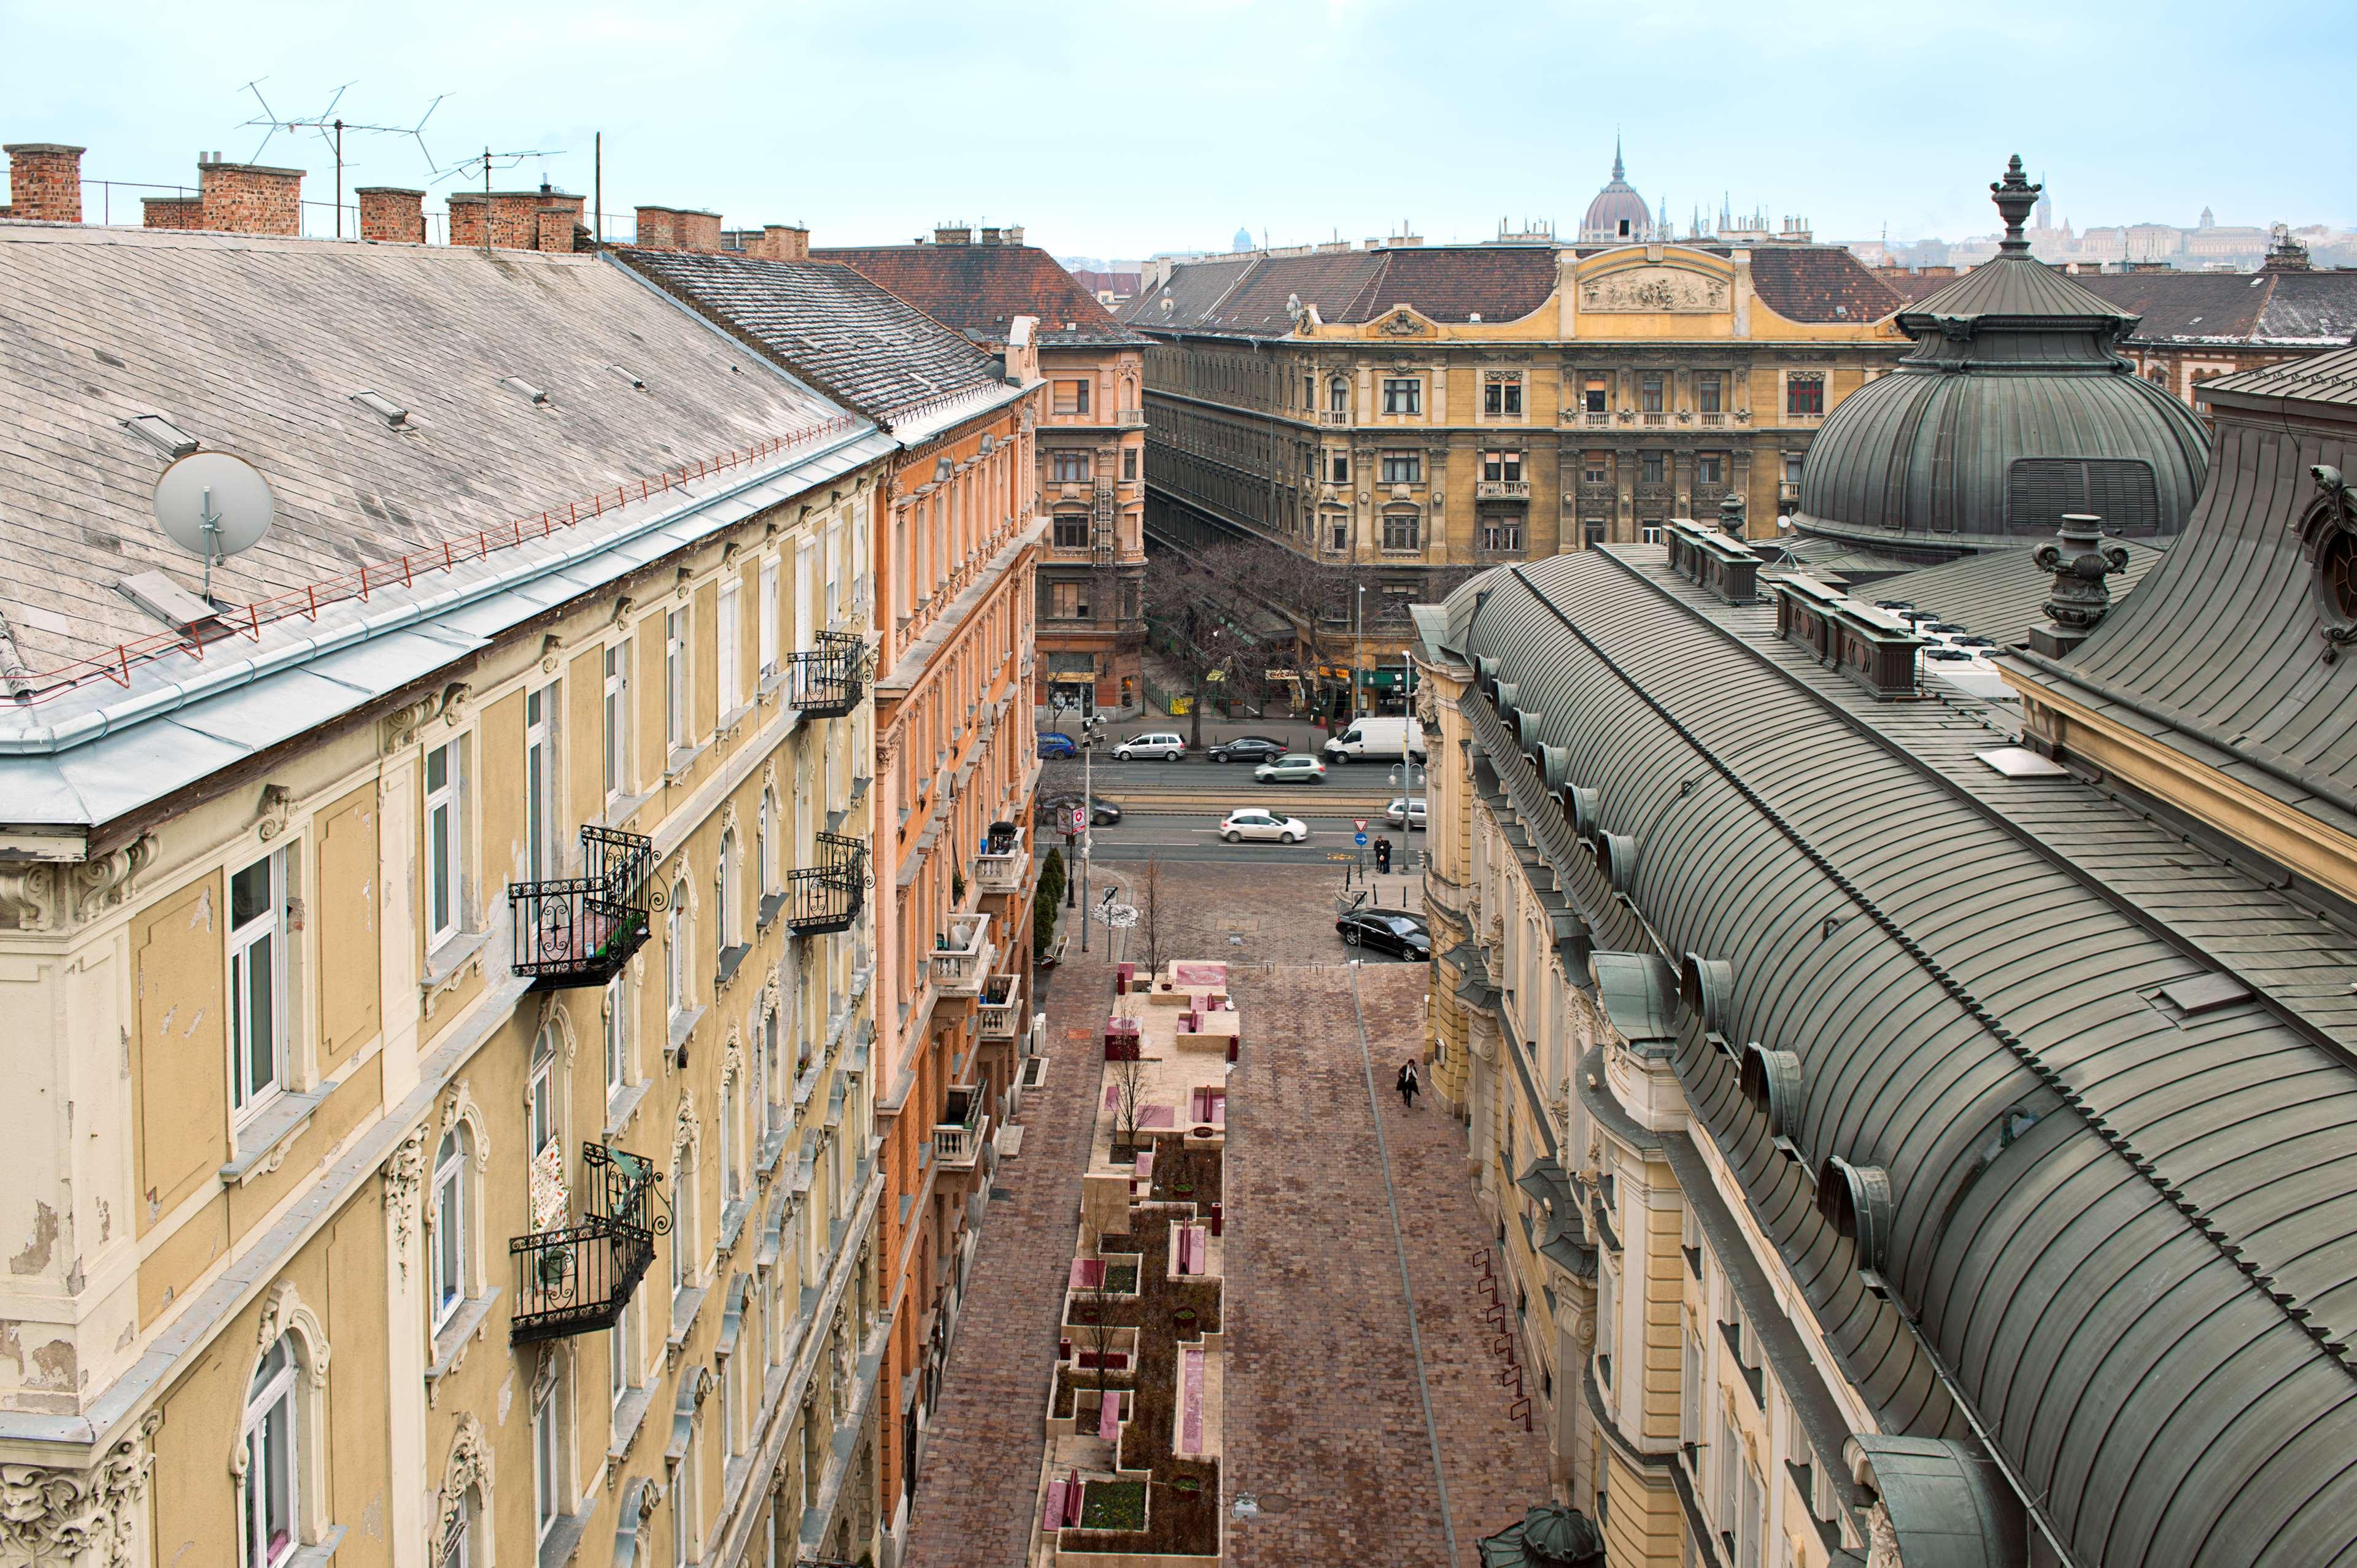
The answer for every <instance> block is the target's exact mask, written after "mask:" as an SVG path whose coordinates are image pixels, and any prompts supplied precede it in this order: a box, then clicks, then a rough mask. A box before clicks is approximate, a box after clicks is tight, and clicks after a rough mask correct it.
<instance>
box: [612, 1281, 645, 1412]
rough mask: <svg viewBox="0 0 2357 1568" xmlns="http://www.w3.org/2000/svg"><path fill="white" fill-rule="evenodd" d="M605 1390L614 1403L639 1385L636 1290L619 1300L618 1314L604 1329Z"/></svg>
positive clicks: (637, 1300)
mask: <svg viewBox="0 0 2357 1568" xmlns="http://www.w3.org/2000/svg"><path fill="white" fill-rule="evenodd" d="M606 1369H607V1370H606V1378H607V1384H608V1392H610V1393H611V1394H612V1396H613V1401H614V1402H615V1403H616V1404H620V1403H621V1402H622V1399H623V1396H624V1395H626V1394H628V1393H629V1392H630V1391H631V1390H632V1389H634V1388H637V1387H638V1386H639V1293H638V1292H637V1291H632V1292H631V1293H630V1299H629V1300H628V1301H626V1302H624V1303H623V1304H622V1315H621V1316H619V1317H618V1318H616V1319H615V1320H614V1326H613V1327H611V1328H608V1330H606Z"/></svg>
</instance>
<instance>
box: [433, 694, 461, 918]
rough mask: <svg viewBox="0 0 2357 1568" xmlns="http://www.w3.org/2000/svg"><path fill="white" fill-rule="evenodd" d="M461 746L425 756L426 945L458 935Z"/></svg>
mask: <svg viewBox="0 0 2357 1568" xmlns="http://www.w3.org/2000/svg"><path fill="white" fill-rule="evenodd" d="M459 828H460V823H459V821H458V743H457V741H455V740H454V741H452V742H451V743H450V744H449V745H447V746H436V747H435V748H434V749H433V750H431V751H429V752H427V753H426V754H425V945H426V946H427V947H429V948H432V947H438V946H440V945H441V944H442V943H443V942H445V941H447V940H449V939H450V938H451V937H453V936H456V935H457V931H458V926H459V921H460V916H461V910H460V908H459V903H460V896H461V889H460V884H459V876H458V872H459V861H458V842H459Z"/></svg>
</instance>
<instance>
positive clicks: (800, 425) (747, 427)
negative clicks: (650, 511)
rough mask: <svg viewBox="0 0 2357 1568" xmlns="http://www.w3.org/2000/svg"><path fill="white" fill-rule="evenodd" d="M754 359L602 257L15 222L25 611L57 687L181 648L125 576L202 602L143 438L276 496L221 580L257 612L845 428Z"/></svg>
mask: <svg viewBox="0 0 2357 1568" xmlns="http://www.w3.org/2000/svg"><path fill="white" fill-rule="evenodd" d="M747 360H748V356H747V355H746V354H744V353H743V352H742V351H740V350H738V349H737V348H736V347H735V346H734V345H732V344H730V343H729V342H728V341H727V340H726V338H722V337H720V336H719V335H717V334H716V333H714V332H712V331H710V330H708V329H706V328H702V327H700V326H698V325H697V324H696V323H695V322H694V320H692V319H690V318H689V317H686V316H685V315H683V313H681V312H680V311H678V310H676V309H674V308H672V307H669V306H666V305H665V303H664V302H663V301H662V300H661V299H659V298H656V297H654V296H653V295H651V294H650V293H649V292H648V291H647V290H646V289H645V288H644V287H643V286H642V285H640V284H638V283H637V282H635V281H634V280H632V279H631V278H630V277H628V276H625V275H624V274H621V273H619V271H617V270H616V269H614V268H613V267H611V266H609V265H608V264H606V263H601V262H599V261H597V260H596V259H594V258H591V257H587V256H572V255H554V256H552V255H541V254H537V253H533V252H498V253H496V254H493V255H486V254H484V253H483V252H479V251H472V250H464V249H449V248H446V247H440V246H431V247H429V246H422V245H371V244H362V243H360V242H328V241H318V240H288V239H271V238H263V237H255V236H242V235H229V234H205V233H189V232H181V231H138V230H129V231H126V230H120V229H95V228H67V227H46V226H38V225H32V224H10V225H5V226H0V542H5V547H6V552H7V559H8V571H7V572H6V573H5V575H0V614H4V615H5V618H6V622H7V627H8V629H9V631H10V632H11V633H12V634H13V637H14V640H15V643H16V651H17V654H18V656H19V657H20V659H21V660H22V663H23V665H24V666H25V667H26V668H27V669H28V670H29V671H32V672H35V673H36V674H38V672H40V671H47V670H50V669H53V668H55V667H57V666H59V665H62V664H64V663H66V662H68V661H70V660H78V659H83V658H87V657H91V656H93V655H95V654H97V653H99V652H101V651H102V650H108V649H111V648H112V647H113V645H115V644H117V643H122V642H126V641H134V640H136V639H144V638H147V637H151V636H153V635H155V634H156V633H159V632H162V631H165V630H167V628H165V627H164V626H163V625H162V624H161V623H159V622H157V621H156V620H154V619H152V618H149V617H148V616H147V615H146V614H145V613H144V612H142V611H141V610H139V609H138V608H136V607H134V606H133V605H132V604H131V603H130V602H129V601H128V600H126V599H125V598H124V597H123V596H121V595H120V594H118V593H117V592H115V590H114V586H113V585H114V584H115V583H116V582H117V581H118V580H119V579H121V578H123V577H124V576H126V575H134V574H137V573H141V572H145V571H151V570H161V571H163V572H165V573H167V575H170V576H171V577H173V578H174V579H175V580H177V581H178V583H180V584H181V585H183V586H185V587H187V588H188V589H189V590H190V591H192V592H193V591H194V590H195V588H196V587H197V585H198V582H199V576H200V575H201V573H200V564H199V562H197V561H196V560H195V559H193V558H192V557H190V556H188V555H187V554H185V553H182V552H180V551H179V550H178V549H177V548H176V547H175V546H174V545H173V544H172V543H171V542H169V541H168V540H167V539H166V538H165V537H164V536H163V534H162V533H161V532H160V531H159V530H158V529H157V528H156V524H155V521H154V520H153V515H152V512H151V510H150V507H149V495H150V492H151V490H152V489H153V488H154V486H155V483H156V478H157V476H158V475H159V474H161V472H162V471H163V469H164V467H165V466H166V464H167V460H168V459H167V457H166V456H165V455H164V454H163V453H162V452H160V451H158V450H157V449H156V448H155V447H154V446H150V445H148V444H147V443H146V442H145V441H143V440H141V439H140V438H138V437H137V436H135V435H132V434H131V433H130V432H129V431H128V430H126V429H125V428H124V421H125V420H126V419H129V418H132V417H134V416H136V415H140V414H149V413H153V414H161V415H163V416H164V417H165V418H167V419H168V420H169V421H171V422H172V424H175V425H178V427H180V428H181V429H183V430H185V431H186V432H187V433H188V435H193V436H194V437H196V438H197V439H198V440H199V442H200V443H202V445H203V446H205V447H207V448H211V449H218V450H221V451H227V452H231V453H234V454H236V455H238V456H243V457H245V458H247V459H248V460H249V461H251V462H253V464H254V465H255V466H256V467H258V468H260V469H261V470H262V472H263V473H264V476H265V477H267V478H268V479H269V480H270V482H271V484H272V486H273V488H274V491H275V494H276V500H277V509H276V522H275V526H274V528H273V529H272V531H271V532H270V534H269V535H268V537H267V538H265V539H264V541H263V542H262V543H261V544H259V545H258V546H256V547H255V548H254V549H253V550H251V551H249V552H247V553H245V554H242V555H240V556H238V557H236V558H234V559H233V560H231V561H230V562H228V563H226V564H223V565H221V566H220V567H218V568H216V570H215V571H214V574H213V591H214V595H215V597H216V598H217V599H220V600H222V601H225V602H227V603H229V604H231V605H242V604H247V603H251V602H253V601H255V600H258V599H263V598H265V597H267V596H273V595H277V594H284V593H289V592H296V591H300V590H302V589H304V588H305V587H306V586H307V585H311V584H315V583H317V582H318V581H319V580H321V579H325V578H329V577H332V576H335V575H339V574H344V573H349V572H350V571H352V570H353V569H355V568H357V567H361V566H363V565H367V564H374V563H378V562H383V561H387V560H390V559H392V558H394V557H397V556H400V555H403V554H404V553H410V552H414V551H417V550H420V549H423V548H428V547H434V546H438V545H441V544H443V543H445V542H454V543H455V542H460V541H471V540H473V539H474V537H475V536H476V535H477V533H478V532H479V531H486V530H492V529H497V528H500V527H502V526H504V525H507V524H510V523H511V522H512V521H515V520H516V519H518V518H521V517H526V516H532V515H535V514H537V513H539V512H541V511H542V510H544V509H547V508H551V507H554V508H557V509H560V510H562V509H564V508H565V507H567V506H568V505H570V504H571V503H573V502H575V501H576V500H580V501H585V502H586V501H587V499H588V498H589V497H590V496H591V495H592V494H593V493H594V492H597V491H600V490H604V489H608V487H613V486H617V485H619V484H621V483H623V482H624V481H626V480H629V481H636V480H638V479H640V478H645V477H648V476H651V475H654V474H657V473H658V472H660V471H661V470H662V469H664V468H666V467H672V466H674V465H677V464H680V463H683V462H691V463H692V462H694V461H695V460H696V459H698V458H704V457H716V456H720V455H722V454H724V453H726V452H729V451H732V450H737V449H741V448H745V447H748V446H754V445H755V444H757V443H760V442H764V441H768V440H772V439H776V438H779V437H784V436H791V435H796V434H798V433H802V432H808V431H811V430H813V429H815V428H817V427H819V426H821V425H823V424H826V423H827V422H829V421H831V420H835V421H839V420H841V419H843V417H844V415H843V411H842V410H840V409H839V408H837V407H835V406H834V405H833V404H831V403H828V402H827V401H826V400H825V399H823V398H822V397H820V396H819V395H817V394H816V393H814V392H811V391H809V390H808V389H806V388H804V387H802V386H801V385H798V384H796V383H795V382H794V381H792V380H791V379H790V378H788V377H786V376H783V375H780V374H776V373H771V372H768V371H764V372H763V373H759V374H746V373H742V371H741V370H740V369H739V367H744V366H746V364H747ZM617 366H619V367H622V369H619V370H618V369H616V368H615V367H617ZM625 370H626V371H629V372H630V374H631V375H635V376H636V377H638V378H640V381H642V382H643V383H644V384H643V386H634V385H633V384H632V383H631V381H630V379H628V377H626V376H625V374H624V373H623V371H625ZM511 376H512V377H515V378H518V379H520V380H521V381H523V382H525V383H528V384H529V385H531V386H533V387H538V388H541V389H543V390H544V391H545V392H547V393H548V399H547V402H546V403H543V404H539V405H535V404H534V403H532V402H531V401H530V400H529V399H528V397H527V396H526V395H525V394H523V393H522V392H517V391H516V390H514V389H513V388H511V387H509V386H506V385H503V384H502V381H501V379H502V378H503V377H511ZM357 392H378V393H381V394H382V395H383V396H384V397H387V398H389V399H391V400H393V402H394V403H399V404H401V405H402V406H404V407H405V408H406V409H408V410H409V413H410V417H411V422H412V424H414V426H415V428H414V431H411V432H405V433H404V432H396V431H394V430H393V429H390V428H388V427H387V425H386V424H385V423H384V421H383V420H382V419H381V418H379V417H378V416H377V415H376V414H374V413H371V412H369V411H368V410H367V409H365V408H363V407H361V405H360V404H358V403H353V402H352V401H351V400H352V397H353V394H355V393H357ZM591 532H594V531H591ZM339 613H357V612H356V611H354V612H339ZM29 711H31V710H28V712H29Z"/></svg>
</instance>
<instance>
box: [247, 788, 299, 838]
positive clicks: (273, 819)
mask: <svg viewBox="0 0 2357 1568" xmlns="http://www.w3.org/2000/svg"><path fill="white" fill-rule="evenodd" d="M294 806H295V792H294V791H293V790H291V789H287V788H286V786H285V785H284V784H264V786H263V787H262V800H261V802H260V803H259V804H258V805H256V806H255V807H254V811H253V820H254V821H255V822H258V823H260V824H261V829H262V842H263V843H269V842H270V841H271V840H272V839H274V838H276V837H277V836H278V835H279V834H280V833H283V832H285V831H286V815H287V813H288V812H289V811H292V810H293V809H294Z"/></svg>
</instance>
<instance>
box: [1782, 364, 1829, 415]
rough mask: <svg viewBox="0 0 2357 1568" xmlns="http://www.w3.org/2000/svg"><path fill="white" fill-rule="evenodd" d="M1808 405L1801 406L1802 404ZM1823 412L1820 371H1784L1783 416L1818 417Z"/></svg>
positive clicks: (1823, 394)
mask: <svg viewBox="0 0 2357 1568" xmlns="http://www.w3.org/2000/svg"><path fill="white" fill-rule="evenodd" d="M1804 403H1805V404H1808V405H1809V406H1807V407H1803V406H1802V405H1803V404H1804ZM1824 412H1825V378H1824V372H1823V371H1785V372H1784V416H1785V417H1786V418H1787V419H1819V418H1823V417H1824Z"/></svg>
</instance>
